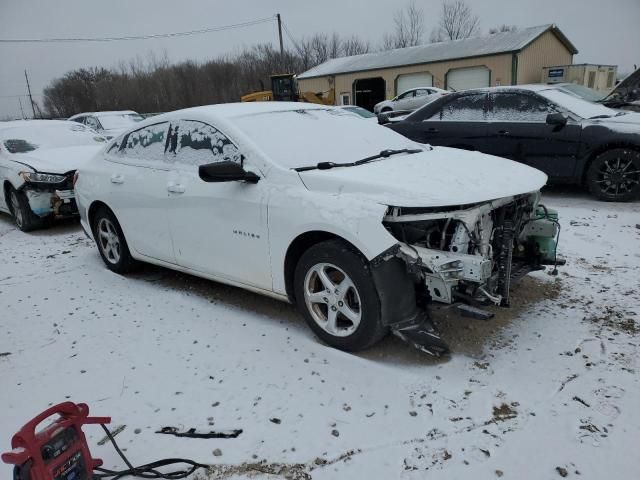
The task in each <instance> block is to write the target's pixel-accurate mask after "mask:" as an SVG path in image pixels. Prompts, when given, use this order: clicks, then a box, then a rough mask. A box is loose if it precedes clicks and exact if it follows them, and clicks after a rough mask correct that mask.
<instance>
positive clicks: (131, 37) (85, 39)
mask: <svg viewBox="0 0 640 480" xmlns="http://www.w3.org/2000/svg"><path fill="white" fill-rule="evenodd" d="M274 19H275V16H272V17H268V18H260V19H257V20H250V21H248V22H242V23H234V24H232V25H222V26H220V27H209V28H200V29H198V30H189V31H186V32H171V33H155V34H150V35H129V36H122V37H63V38H0V43H56V42H117V41H122V40H149V39H153V38H173V37H185V36H189V35H199V34H203V33H211V32H221V31H224V30H230V29H233V28H243V27H250V26H252V25H258V24H261V23H266V22H272V21H273V20H274Z"/></svg>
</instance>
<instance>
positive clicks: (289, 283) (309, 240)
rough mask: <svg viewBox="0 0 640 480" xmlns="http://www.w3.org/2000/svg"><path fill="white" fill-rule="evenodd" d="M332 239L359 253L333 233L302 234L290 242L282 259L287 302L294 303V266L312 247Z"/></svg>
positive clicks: (313, 232) (314, 232)
mask: <svg viewBox="0 0 640 480" xmlns="http://www.w3.org/2000/svg"><path fill="white" fill-rule="evenodd" d="M333 239H338V240H342V241H343V242H345V243H347V244H348V245H351V246H352V247H353V248H355V249H356V250H357V251H359V250H358V249H357V248H356V247H355V246H354V245H353V244H352V243H350V242H348V241H347V240H345V239H344V238H342V237H340V236H338V235H335V234H333V233H329V232H323V231H312V232H306V233H303V234H302V235H299V236H298V237H296V238H295V240H294V241H293V242H291V245H289V248H288V249H287V254H286V255H285V258H284V282H285V288H286V290H287V296H288V297H289V300H291V302H294V300H295V293H294V288H293V277H294V274H295V271H296V265H298V260H300V257H301V256H302V254H303V253H304V252H306V251H307V250H308V249H309V248H311V247H312V246H314V245H316V244H318V243H320V242H324V241H326V240H333Z"/></svg>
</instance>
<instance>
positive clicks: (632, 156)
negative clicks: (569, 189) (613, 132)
mask: <svg viewBox="0 0 640 480" xmlns="http://www.w3.org/2000/svg"><path fill="white" fill-rule="evenodd" d="M586 183H587V187H588V188H589V191H590V192H591V194H592V195H594V196H595V197H597V198H598V199H600V200H605V201H608V202H628V201H630V200H634V199H636V198H639V197H640V152H639V151H637V150H632V149H628V148H614V149H612V150H609V151H606V152H604V153H601V154H600V155H598V156H597V157H596V158H595V159H594V160H593V162H592V163H591V165H590V166H589V170H588V171H587V179H586Z"/></svg>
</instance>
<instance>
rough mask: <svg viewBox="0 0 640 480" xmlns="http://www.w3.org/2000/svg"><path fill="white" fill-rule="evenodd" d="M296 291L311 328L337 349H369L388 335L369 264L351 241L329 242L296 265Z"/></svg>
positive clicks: (315, 249)
mask: <svg viewBox="0 0 640 480" xmlns="http://www.w3.org/2000/svg"><path fill="white" fill-rule="evenodd" d="M323 274H324V275H323ZM327 282H328V283H329V285H327ZM327 287H330V288H331V289H332V290H331V289H329V288H327ZM294 292H295V298H296V303H297V306H298V309H299V310H300V311H301V313H302V315H303V316H304V318H305V320H306V321H307V323H308V324H309V327H311V329H312V330H313V331H314V333H315V334H316V335H317V336H318V337H320V338H321V339H322V340H323V341H324V342H325V343H327V344H328V345H330V346H332V347H334V348H337V349H340V350H345V351H348V352H353V351H358V350H363V349H366V348H368V347H370V346H372V345H373V344H375V343H376V342H378V341H379V340H381V339H382V338H383V337H384V336H385V335H386V334H387V328H386V327H385V326H384V325H383V324H382V319H381V309H380V299H379V297H378V291H377V289H376V286H375V283H374V281H373V278H372V276H371V272H370V270H369V263H368V262H367V260H366V259H365V258H364V257H363V256H362V255H361V254H360V253H359V252H357V251H356V250H355V249H354V248H353V247H352V246H350V245H348V244H346V243H345V242H342V241H340V240H327V241H325V242H321V243H318V244H316V245H314V246H312V247H311V248H309V249H308V250H307V251H306V252H304V254H302V256H301V257H300V260H299V261H298V264H297V265H296V269H295V274H294ZM336 292H338V293H336ZM330 312H334V313H331V314H330ZM332 318H335V321H334V322H333V323H331V322H330V319H332Z"/></svg>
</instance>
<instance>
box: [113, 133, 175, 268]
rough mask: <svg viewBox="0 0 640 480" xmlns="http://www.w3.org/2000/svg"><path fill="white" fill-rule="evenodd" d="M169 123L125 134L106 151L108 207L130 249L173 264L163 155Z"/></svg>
mask: <svg viewBox="0 0 640 480" xmlns="http://www.w3.org/2000/svg"><path fill="white" fill-rule="evenodd" d="M168 128H169V123H168V122H160V123H157V124H154V125H149V126H147V127H144V128H141V129H139V130H136V131H134V132H131V133H130V134H128V135H126V136H125V137H123V138H122V140H120V141H119V142H116V143H115V144H113V145H112V146H111V147H110V149H109V150H108V151H107V155H106V159H107V161H108V166H107V170H108V172H109V175H107V176H106V177H107V178H105V179H104V181H105V182H109V185H108V187H107V188H106V189H107V190H108V191H109V198H108V199H106V200H107V204H108V205H109V206H110V207H111V208H112V209H113V211H114V212H115V214H116V217H117V219H118V222H119V223H120V226H121V227H122V230H123V232H124V235H125V238H126V239H127V243H128V244H129V248H132V249H133V250H135V251H136V252H138V253H140V254H142V255H146V256H148V257H152V258H155V259H157V260H162V261H164V262H169V263H175V258H174V256H173V244H172V242H171V236H170V234H169V225H168V221H167V210H166V209H167V202H168V194H167V175H168V170H169V167H168V164H167V162H166V161H165V152H166V150H167V147H168V145H167V144H166V143H167V142H166V140H167V129H168Z"/></svg>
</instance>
